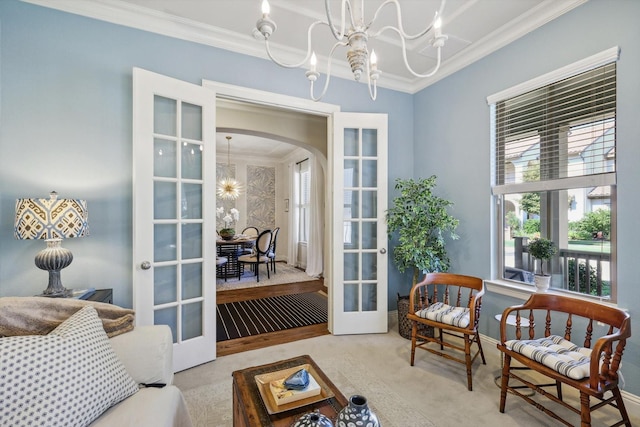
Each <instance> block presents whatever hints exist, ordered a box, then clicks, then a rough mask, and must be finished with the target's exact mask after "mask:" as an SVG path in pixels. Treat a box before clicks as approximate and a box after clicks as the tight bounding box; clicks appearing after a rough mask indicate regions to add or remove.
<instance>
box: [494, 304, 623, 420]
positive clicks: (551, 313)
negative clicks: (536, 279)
mask: <svg viewBox="0 0 640 427" xmlns="http://www.w3.org/2000/svg"><path fill="white" fill-rule="evenodd" d="M510 314H511V315H515V319H516V326H515V330H514V328H513V326H511V327H509V326H507V323H506V320H507V316H508V315H510ZM524 319H526V320H528V324H529V325H530V326H529V327H525V326H522V327H521V326H520V325H521V322H522V323H523V324H524ZM536 328H537V329H538V330H536ZM543 328H544V329H543ZM576 329H578V330H579V331H583V332H581V333H573V332H574V330H576ZM508 332H510V334H509V336H508V334H507V333H508ZM527 332H528V334H527ZM572 333H573V335H574V337H576V338H578V339H580V338H579V337H580V336H584V341H583V342H580V343H578V342H577V341H576V342H575V344H574V343H573V342H571V337H572ZM582 334H584V335H582ZM523 335H525V337H524V338H523ZM630 336H631V321H630V319H629V315H628V314H627V313H626V312H624V311H622V310H619V309H617V308H614V307H609V306H605V305H603V304H598V303H596V302H590V301H585V300H580V299H576V298H570V297H565V296H561V295H553V294H532V295H531V297H529V299H528V300H527V302H525V303H524V304H522V305H518V306H514V307H509V308H507V309H506V310H505V311H504V313H503V314H502V319H501V322H500V343H498V349H499V350H500V351H501V352H502V353H503V354H504V364H503V368H502V379H501V390H500V412H503V413H504V410H505V403H506V399H507V392H511V393H513V394H514V395H516V396H519V397H521V398H523V399H524V400H525V401H526V402H527V403H530V404H531V405H534V406H535V407H536V408H538V409H540V410H542V411H543V412H544V413H546V414H547V415H549V416H551V417H553V418H555V419H556V420H558V421H560V422H562V423H563V424H565V425H567V426H574V425H577V424H576V423H575V422H569V421H566V420H564V419H562V418H561V417H560V416H559V415H557V414H556V413H554V412H553V411H551V410H549V409H548V408H546V407H544V406H543V405H541V404H540V403H539V402H536V401H534V400H532V399H531V398H529V397H528V396H526V395H524V394H522V393H520V392H519V391H518V390H517V388H518V387H515V386H511V385H510V384H509V381H510V380H511V379H514V380H516V381H518V382H520V383H523V384H525V385H526V386H527V387H529V388H530V389H532V390H534V391H535V392H537V393H539V394H540V395H542V396H544V397H546V398H548V399H550V400H551V401H553V402H555V403H557V404H560V405H562V406H563V407H565V408H567V409H569V410H570V411H572V412H574V413H576V414H579V415H580V422H581V424H580V425H581V426H582V427H585V426H590V425H591V412H592V411H594V410H596V409H599V408H601V407H605V406H607V405H611V406H613V407H615V408H617V409H618V410H619V411H620V415H621V416H622V420H621V421H620V422H618V423H616V424H614V425H616V426H618V425H623V424H624V425H627V426H631V422H630V421H629V416H628V414H627V410H626V408H625V406H624V402H623V400H622V396H621V395H620V390H619V388H618V369H619V367H620V362H621V359H622V353H623V351H624V347H625V344H626V340H627V338H629V337H630ZM592 343H593V347H592ZM580 346H582V347H580ZM511 359H515V360H517V361H518V362H520V363H521V364H523V365H524V366H525V367H527V368H529V369H531V370H533V371H535V372H537V373H540V374H543V375H544V376H546V377H548V378H550V379H551V380H552V381H554V382H553V383H550V384H533V383H532V382H531V381H528V380H527V379H526V378H523V376H522V375H518V374H516V371H514V369H513V368H512V367H511ZM562 384H566V385H567V386H569V387H573V388H575V389H576V390H578V391H579V393H580V408H577V407H574V406H572V405H570V404H569V403H567V402H565V401H563V399H562ZM550 386H551V387H554V388H555V391H556V395H554V394H553V393H552V392H548V391H546V390H545V388H546V387H550ZM520 387H522V386H520ZM609 391H610V392H611V393H612V395H611V396H610V397H608V398H604V394H605V393H606V392H609ZM590 397H595V398H597V399H598V400H599V401H600V402H598V403H597V404H595V405H593V406H591V405H590V402H589V398H590ZM575 406H577V405H575Z"/></svg>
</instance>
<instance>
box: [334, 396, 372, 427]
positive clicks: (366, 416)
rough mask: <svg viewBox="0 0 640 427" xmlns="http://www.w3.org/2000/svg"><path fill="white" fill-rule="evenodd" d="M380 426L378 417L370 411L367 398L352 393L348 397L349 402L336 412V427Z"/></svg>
mask: <svg viewBox="0 0 640 427" xmlns="http://www.w3.org/2000/svg"><path fill="white" fill-rule="evenodd" d="M352 426H358V427H360V426H362V427H380V423H379V422H378V417H377V416H376V414H374V413H373V411H371V409H370V408H369V405H368V404H367V398H366V397H364V396H360V395H357V394H356V395H353V396H351V397H350V398H349V404H348V405H347V406H345V407H344V408H343V409H342V410H341V411H340V413H339V414H338V419H337V421H336V427H352Z"/></svg>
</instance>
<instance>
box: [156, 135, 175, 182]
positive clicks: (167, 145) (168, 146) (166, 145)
mask: <svg viewBox="0 0 640 427" xmlns="http://www.w3.org/2000/svg"><path fill="white" fill-rule="evenodd" d="M177 165H178V163H177V161H176V142H175V141H167V140H166V139H160V138H154V140H153V175H154V176H156V177H162V178H175V177H177V176H178V172H177Z"/></svg>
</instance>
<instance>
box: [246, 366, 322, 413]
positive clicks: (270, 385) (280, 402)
mask: <svg viewBox="0 0 640 427" xmlns="http://www.w3.org/2000/svg"><path fill="white" fill-rule="evenodd" d="M301 369H306V370H307V372H308V373H309V385H308V386H307V387H306V388H304V389H302V390H286V389H284V388H282V387H281V385H282V382H283V381H284V379H286V378H288V377H289V376H290V375H291V374H293V373H295V372H297V371H299V370H301ZM255 380H256V384H257V386H258V391H260V396H262V401H263V402H264V405H265V407H266V408H267V412H269V414H277V413H279V412H284V411H288V410H290V409H295V408H299V407H301V406H305V405H310V404H312V403H316V402H320V401H321V400H324V399H328V398H330V397H333V396H334V394H333V392H332V391H331V390H330V389H329V387H327V385H326V384H325V383H324V382H323V381H322V379H321V378H320V376H319V375H318V374H317V372H316V371H315V369H313V366H311V365H309V364H304V365H300V366H294V367H292V368H288V369H283V370H281V371H276V372H269V373H266V374H262V375H256V376H255Z"/></svg>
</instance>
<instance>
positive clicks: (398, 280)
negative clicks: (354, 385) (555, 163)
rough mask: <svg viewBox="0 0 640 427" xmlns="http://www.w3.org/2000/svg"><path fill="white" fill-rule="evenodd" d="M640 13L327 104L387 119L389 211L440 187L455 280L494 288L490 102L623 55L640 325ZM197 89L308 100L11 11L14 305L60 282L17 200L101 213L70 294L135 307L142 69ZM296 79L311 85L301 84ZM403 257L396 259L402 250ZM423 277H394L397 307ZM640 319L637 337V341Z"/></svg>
mask: <svg viewBox="0 0 640 427" xmlns="http://www.w3.org/2000/svg"><path fill="white" fill-rule="evenodd" d="M638 16H640V2H638V1H636V0H590V1H589V2H587V3H586V4H585V5H583V6H581V7H579V8H577V9H576V10H574V11H572V12H570V13H568V14H566V15H565V16H563V17H561V18H559V19H557V20H555V21H553V22H551V23H549V24H547V25H545V26H544V27H543V28H541V29H539V30H537V31H535V32H533V33H531V34H529V35H527V36H525V37H523V38H522V39H520V40H518V41H516V42H515V43H513V44H511V45H509V46H507V47H505V48H503V49H501V50H500V51H498V52H496V53H494V54H493V55H491V56H489V57H487V58H485V59H483V60H481V61H479V62H477V63H475V64H473V65H471V66H470V67H468V68H466V69H465V70H462V71H460V72H458V73H456V74H454V75H452V76H449V77H447V78H446V79H444V80H442V81H441V82H439V83H437V84H435V85H434V86H431V87H429V88H427V89H426V90H424V91H422V92H420V93H419V94H416V95H415V96H410V95H406V94H402V93H398V92H394V91H388V90H380V91H379V94H378V100H377V101H376V102H371V101H370V100H369V99H368V95H367V91H366V87H365V86H364V85H361V84H356V83H353V82H350V81H346V80H340V79H335V80H334V81H332V87H331V88H330V91H329V93H328V94H327V96H326V98H325V99H324V100H323V101H324V102H327V103H333V104H337V105H340V106H341V109H342V111H361V112H380V113H387V114H389V146H390V149H389V190H390V191H389V198H390V199H391V198H392V197H393V191H392V188H393V182H394V180H395V179H396V178H398V177H402V178H408V177H425V176H430V175H431V174H436V175H437V176H438V188H437V192H438V193H439V195H441V196H443V197H447V198H450V199H452V200H453V201H454V202H455V207H454V213H455V215H456V216H457V217H458V218H460V220H461V224H460V227H459V230H458V231H459V232H460V234H461V240H460V241H458V242H454V243H453V244H452V245H451V255H452V259H453V269H454V270H455V271H460V272H464V273H466V274H472V275H478V276H480V277H483V278H489V275H490V246H489V244H490V224H491V221H492V219H491V217H490V211H489V206H490V190H489V182H490V178H489V173H490V170H489V164H490V159H489V123H488V118H489V112H488V107H487V105H486V96H487V95H489V94H492V93H495V92H497V91H500V90H502V89H505V88H508V87H510V86H513V85H515V84H517V83H520V82H522V81H526V80H528V79H531V78H533V77H536V76H538V75H540V74H543V73H546V72H548V71H552V70H554V69H557V68H559V67H561V66H564V65H566V64H569V63H572V62H574V61H576V60H579V59H582V58H584V57H587V56H590V55H592V54H594V53H597V52H600V51H602V50H604V49H607V48H609V47H612V46H614V45H618V46H620V48H621V50H622V54H621V59H620V61H619V62H618V85H619V91H618V149H617V154H618V156H617V157H618V159H617V166H618V182H619V184H618V208H619V213H618V229H619V230H620V233H619V234H620V235H619V238H618V252H619V266H618V276H619V299H620V302H621V305H623V306H626V307H629V308H630V311H631V315H632V317H633V318H636V317H637V309H636V308H635V306H636V305H637V302H638V301H640V286H637V284H636V283H637V280H636V276H637V275H636V274H635V269H634V264H635V252H636V251H635V249H636V245H635V242H638V241H640V235H639V234H640V228H639V227H637V226H635V225H636V224H635V222H636V217H637V212H638V210H639V208H640V193H639V192H637V190H635V188H636V187H637V185H638V184H639V183H640V168H638V167H637V164H638V160H639V159H640V144H639V143H638V141H640V120H638V117H639V114H638V113H639V107H638V105H639V104H638V99H640V83H639V82H640V79H639V78H638V76H639V75H640V49H639V46H640V29H639V28H640V27H638V26H637V22H636V21H637V17H638ZM132 67H141V68H145V69H148V70H151V71H154V72H157V73H160V74H165V75H168V76H171V77H175V78H178V79H182V80H185V81H189V82H192V83H196V84H199V83H200V81H201V79H203V78H204V79H210V80H215V81H220V82H224V83H229V84H234V85H240V86H246V87H251V88H257V89H261V90H268V91H272V92H277V93H282V94H286V95H291V96H298V97H301V98H306V97H307V91H308V88H307V85H306V82H305V80H304V77H303V72H302V71H300V70H284V69H281V68H278V67H276V66H275V65H273V64H271V63H269V62H267V61H264V60H259V59H256V58H252V57H247V56H243V55H238V54H234V53H230V52H227V51H224V50H220V49H215V48H211V47H207V46H203V45H199V44H195V43H189V42H184V41H180V40H175V39H171V38H168V37H163V36H159V35H155V34H151V33H145V32H142V31H137V30H133V29H130V28H126V27H121V26H117V25H113V24H108V23H104V22H100V21H96V20H92V19H88V18H83V17H79V16H75V15H70V14H66V13H61V12H57V11H54V10H50V9H47V8H42V7H38V6H33V5H30V4H25V3H22V2H18V1H17V0H2V1H0V96H1V99H0V296H7V295H32V294H36V293H39V292H41V291H42V290H43V289H44V287H45V286H46V281H47V274H46V273H45V272H42V271H40V270H38V269H37V268H36V267H35V266H34V265H33V258H34V256H35V253H36V252H37V251H39V250H40V248H41V247H42V246H43V243H42V242H28V241H16V240H15V239H14V238H13V235H12V229H13V217H14V207H15V199H16V198H18V197H25V196H46V195H47V194H48V193H49V191H51V190H56V191H58V193H59V194H61V195H68V196H73V197H78V198H84V199H86V200H87V201H88V203H89V210H90V218H89V219H90V226H91V237H88V238H84V239H78V240H76V241H66V242H65V246H66V247H68V248H69V249H71V250H72V251H73V253H74V257H75V260H74V262H73V264H71V266H69V267H68V268H66V269H65V270H63V272H62V278H63V283H65V284H66V285H67V286H69V287H83V286H87V287H88V286H92V287H96V288H103V287H112V288H114V292H115V303H116V304H119V305H122V306H127V307H130V306H131V282H132V274H131V272H132V269H133V266H132V259H131V258H132V254H131V228H132V226H131V212H132V202H131V191H132V190H131V189H132V182H131V180H132V178H131V177H132V174H131V170H132V155H131V153H132V147H131V144H132V142H131V133H132V124H131V123H132V122H131V112H132V106H131V103H132V100H131V89H132V86H131V69H132ZM292 82H297V83H295V84H293V83H292ZM389 249H390V250H391V248H389ZM410 280H411V279H410V277H408V276H401V275H399V274H398V273H397V271H396V269H395V267H394V266H393V265H392V264H390V265H389V297H390V298H389V300H390V307H391V308H393V307H394V305H395V295H396V293H397V292H398V291H400V292H401V293H406V292H407V290H408V286H409V284H410ZM515 302H517V301H515V300H512V299H509V298H506V297H502V296H498V295H492V294H489V295H487V297H486V298H485V302H484V305H483V318H482V325H481V329H482V332H483V333H487V334H489V335H491V336H493V337H497V326H496V324H495V321H494V320H493V316H494V314H496V313H498V312H501V311H502V309H503V308H504V307H505V306H507V305H510V304H513V303H515ZM638 326H639V325H638V322H637V321H635V322H634V325H633V329H634V331H640V329H638ZM637 336H640V334H636V337H634V338H632V340H631V341H630V342H629V344H628V347H627V348H628V354H627V355H626V356H625V367H624V369H623V371H624V374H625V378H626V380H627V387H626V388H627V390H628V391H629V392H631V393H634V394H636V395H640V370H639V369H638V364H639V362H638V361H639V360H640V348H639V343H640V340H639V339H638V338H637Z"/></svg>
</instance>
